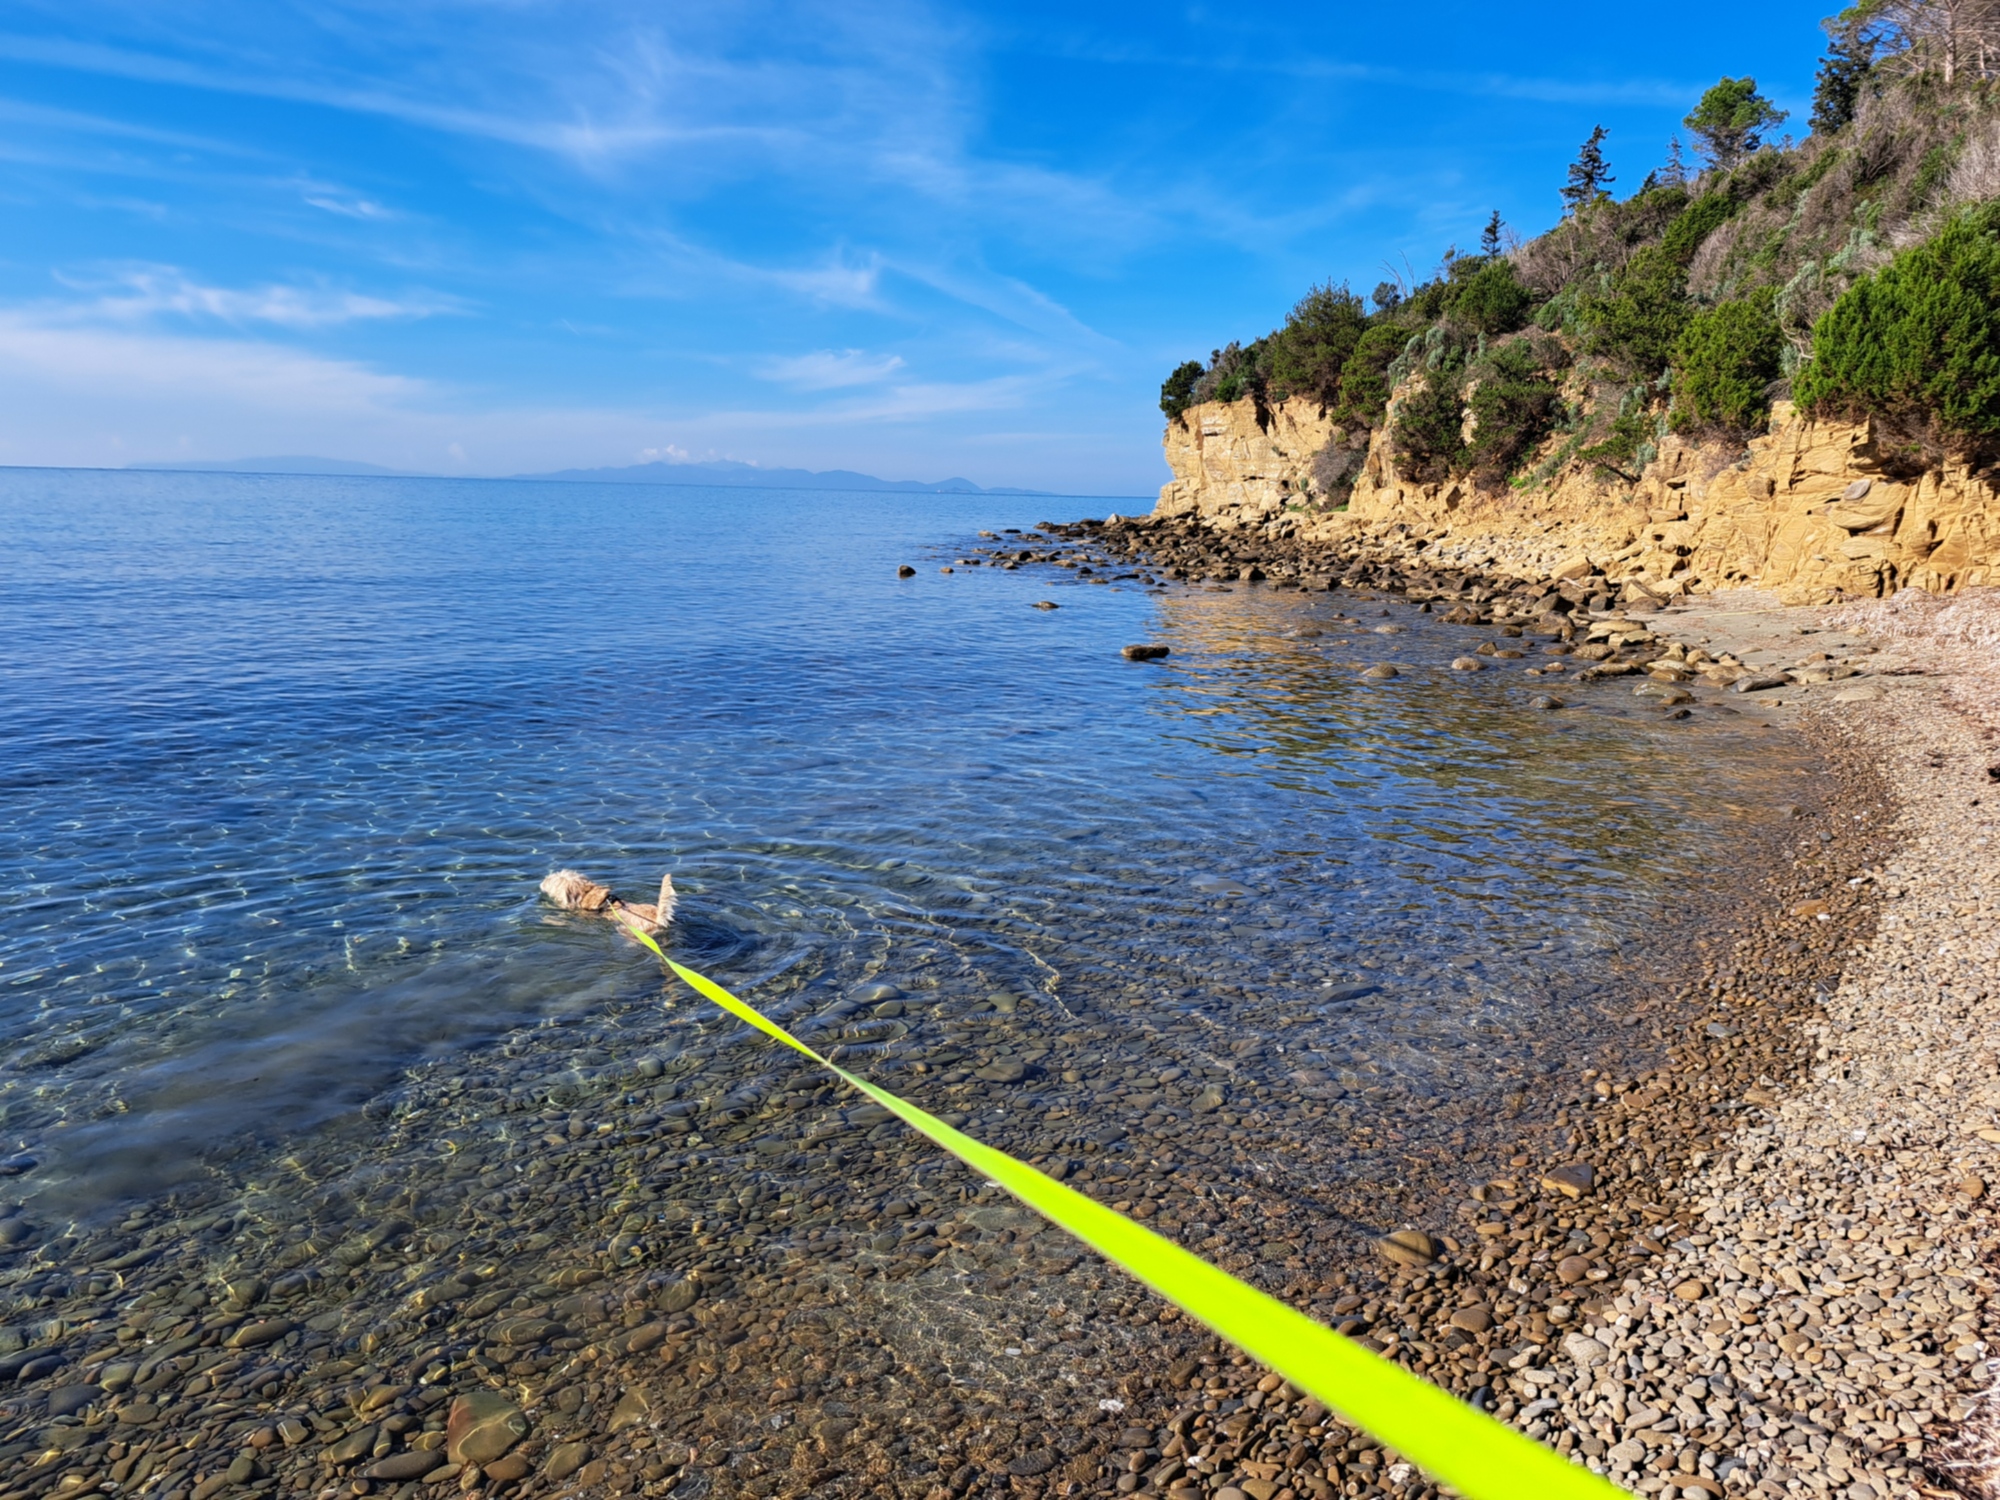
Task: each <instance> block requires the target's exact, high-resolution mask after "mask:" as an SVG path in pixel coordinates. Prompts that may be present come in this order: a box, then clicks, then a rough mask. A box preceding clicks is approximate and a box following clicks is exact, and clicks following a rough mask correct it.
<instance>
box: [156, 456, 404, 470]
mask: <svg viewBox="0 0 2000 1500" xmlns="http://www.w3.org/2000/svg"><path fill="white" fill-rule="evenodd" d="M125 467H126V468H128V469H166V470H168V471H170V472H172V473H176V474H408V473H409V472H410V471H409V470H408V469H385V468H383V467H382V466H381V465H380V464H363V463H356V462H355V461H354V460H353V459H350V458H314V457H313V456H312V455H311V454H293V455H291V456H289V457H284V458H210V459H189V460H186V461H184V462H175V461H172V460H167V461H164V462H160V463H150V464H127V465H126V466H125Z"/></svg>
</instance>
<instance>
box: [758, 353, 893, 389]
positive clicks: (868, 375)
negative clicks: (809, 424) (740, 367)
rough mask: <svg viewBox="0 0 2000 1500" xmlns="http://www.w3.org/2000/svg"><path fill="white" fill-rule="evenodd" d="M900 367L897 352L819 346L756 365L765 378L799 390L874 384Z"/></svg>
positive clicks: (885, 378)
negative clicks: (808, 351) (818, 348)
mask: <svg viewBox="0 0 2000 1500" xmlns="http://www.w3.org/2000/svg"><path fill="white" fill-rule="evenodd" d="M902 368H903V357H902V355H900V354H869V353H868V352H866V351H865V350H861V349H840V350H833V349H820V350H816V351H815V352H813V353H811V354H796V355H790V356H786V357H781V358H777V359H767V360H765V361H764V362H763V364H762V365H761V366H759V368H758V373H759V374H760V375H762V376H763V377H764V378H765V379H766V380H774V381H776V382H778V383H779V384H780V385H789V386H793V387H796V388H797V389H799V390H802V391H831V390H838V389H840V388H842V387H843V386H852V385H878V384H880V383H881V382H882V381H884V380H887V379H888V378H889V377H890V376H891V375H893V374H895V373H896V372H897V371H898V370H900V369H902Z"/></svg>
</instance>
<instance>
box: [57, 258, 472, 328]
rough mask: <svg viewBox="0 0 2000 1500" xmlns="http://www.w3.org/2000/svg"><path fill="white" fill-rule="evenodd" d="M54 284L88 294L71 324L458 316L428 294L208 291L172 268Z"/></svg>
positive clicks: (324, 322) (65, 277) (275, 286)
mask: <svg viewBox="0 0 2000 1500" xmlns="http://www.w3.org/2000/svg"><path fill="white" fill-rule="evenodd" d="M57 280H58V281H60V282H61V283H62V284H63V285H64V286H67V287H69V288H71V289H72V290H75V291H79V292H83V293H86V294H88V295H87V296H86V299H85V300H84V301H81V302H77V303H72V304H70V305H68V306H67V307H64V308H62V309H60V310H59V311H58V315H59V316H61V317H64V318H67V319H69V320H77V319H86V320H90V319H95V320H108V321H112V322H121V323H130V322H136V321H139V320H141V319H146V318H154V317H160V316H162V315H171V316H174V317H179V318H185V319H197V320H210V321H214V322H220V323H227V324H236V325H241V324H245V323H268V324H272V325H274V326H276V327H279V328H289V329H313V328H330V327H334V326H336V325H338V324H342V323H354V322H360V321H366V320H374V319H383V318H429V317H435V316H437V315H438V314H440V313H446V312H452V311H456V310H457V305H456V303H455V302H454V301H453V300H452V299H449V298H444V297H439V296H436V295H433V294H428V293H426V294H423V295H419V296H412V297H399V298H390V297H376V296H370V295H368V294H366V293H362V292H355V291H349V290H346V289H344V288H340V287H332V286H325V285H313V286H298V285H287V284H285V283H280V282H273V283H267V284H266V285H263V286H256V287H223V286H209V285H205V284H203V283H201V282H198V281H196V280H194V279H193V278H192V277H190V276H188V275H186V274H185V273H184V272H182V271H180V270H178V269H176V268H175V267H172V266H126V267H119V268H115V269H113V270H110V271H100V272H97V273H95V274H78V273H75V272H59V273H58V274H57Z"/></svg>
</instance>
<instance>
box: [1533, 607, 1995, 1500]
mask: <svg viewBox="0 0 2000 1500" xmlns="http://www.w3.org/2000/svg"><path fill="white" fill-rule="evenodd" d="M1797 620H1798V616H1797V615H1796V614H1790V615H1787V616H1785V617H1783V621H1782V624H1781V622H1780V620H1779V619H1776V618H1774V619H1772V620H1771V622H1770V623H1771V625H1772V627H1773V628H1782V629H1796V623H1795V622H1796V621H1797ZM1996 621H2000V609H1995V608H1994V607H1993V606H1991V605H1988V604H1985V603H1984V602H1983V601H1966V602H1964V603H1961V604H1957V605H1953V606H1949V607H1943V608H1933V607H1929V606H1926V605H1924V604H1922V603H1920V602H1915V601H1911V602H1907V603H1905V604H1903V605H1902V606H1900V607H1899V608H1896V609H1890V608H1888V607H1884V606H1876V607H1872V608H1850V609H1848V610H1846V611H1844V612H1842V613H1840V614H1839V615H1837V616H1829V617H1825V618H1823V619H1822V620H1821V621H1820V622H1819V623H1821V624H1823V625H1824V626H1826V627H1827V628H1836V627H1845V628H1847V629H1854V628H1870V627H1872V628H1874V629H1875V630H1876V631H1878V632H1880V634H1881V638H1882V639H1883V640H1884V641H1885V643H1886V644H1887V645H1889V646H1891V647H1893V648H1895V650H1896V652H1897V654H1898V659H1899V660H1902V659H1907V660H1910V661H1912V662H1914V663H1915V664H1916V665H1917V666H1919V667H1920V668H1921V669H1922V673H1923V675H1921V676H1913V677H1902V678H1898V679H1896V682H1895V687H1896V690H1895V691H1892V692H1888V693H1885V694H1884V695H1882V696H1880V697H1877V698H1875V699H1874V700H1873V701H1867V700H1863V701H1855V700H1854V699H1853V698H1852V697H1850V698H1849V699H1848V700H1847V701H1842V702H1835V701H1833V699H1832V697H1831V696H1830V695H1829V696H1827V697H1825V698H1821V699H1817V700H1808V701H1807V702H1805V703H1804V705H1803V712H1804V713H1805V714H1806V716H1807V721H1808V724H1809V726H1810V727H1811V728H1812V729H1813V730H1814V731H1815V732H1817V733H1819V734H1821V735H1823V736H1826V737H1828V738H1830V739H1833V740H1838V741H1845V742H1846V743H1848V744H1850V745H1853V746H1857V747H1865V748H1866V749H1868V750H1869V751H1871V752H1872V753H1873V754H1874V756H1875V757H1876V758H1877V763H1878V766H1879V769H1880V772H1881V774H1882V776H1883V778H1884V779H1885V781H1886V784H1887V788H1888V790H1889V792H1890V793H1891V796H1892V798H1893V802H1894V806H1895V811H1896V821H1897V825H1898V826H1897V827H1896V829H1895V833H1896V836H1897V847H1898V854H1897V856H1896V858H1895V859H1894V860H1893V862H1891V863H1889V864H1887V865H1886V866H1885V867H1884V868H1882V869H1880V870H1877V871H1868V872H1856V875H1855V876H1854V877H1851V879H1852V881H1853V883H1854V884H1855V885H1857V886H1865V885H1868V884H1871V883H1872V884H1874V885H1876V886H1878V887H1879V899H1880V901H1881V906H1880V909H1879V910H1880V915H1879V918H1878V922H1877V925H1876V930H1875V933H1874V935H1873V937H1872V938H1871V939H1869V940H1868V941H1867V942H1866V943H1865V944H1863V945H1861V946H1860V947H1858V948H1857V950H1856V951H1855V952H1854V954H1853V956H1852V959H1851V962H1850V963H1849V964H1848V966H1847V969H1846V973H1845V975H1844V977H1843V979H1842V982H1841V984H1840V986H1839V989H1838V991H1837V992H1836V993H1835V994H1833V995H1832V996H1830V997H1829V998H1828V999H1827V1001H1826V1003H1825V1017H1824V1020H1823V1021H1822V1022H1820V1023H1819V1024H1818V1025H1817V1027H1816V1028H1815V1031H1814V1040H1815V1041H1816V1043H1817V1046H1816V1050H1815V1051H1814V1052H1813V1066H1812V1068H1811V1072H1810V1076H1809V1078H1807V1079H1805V1080H1802V1081H1801V1083H1800V1084H1799V1085H1797V1086H1796V1087H1795V1088H1794V1089H1793V1090H1792V1091H1791V1092H1790V1093H1789V1096H1788V1097H1785V1098H1784V1099H1783V1100H1782V1102H1781V1103H1780V1104H1779V1105H1778V1107H1777V1109H1776V1110H1775V1112H1774V1113H1773V1114H1772V1115H1771V1116H1770V1117H1769V1118H1768V1119H1766V1120H1765V1121H1764V1122H1762V1123H1759V1124H1756V1125H1752V1126H1749V1127H1748V1128H1745V1129H1743V1130H1741V1131H1740V1133H1739V1134H1738V1135H1737V1136H1736V1137H1735V1138H1734V1140H1733V1141H1731V1142H1730V1143H1729V1146H1728V1148H1727V1149H1724V1150H1720V1151H1718V1152H1716V1153H1715V1154H1714V1155H1712V1156H1711V1157H1709V1158H1708V1159H1706V1160H1705V1161H1701V1162H1700V1164H1699V1165H1698V1166H1697V1167H1696V1169H1695V1170H1694V1172H1693V1173H1692V1174H1691V1176H1690V1177H1689V1178H1688V1179H1687V1180H1686V1181H1685V1182H1684V1183H1683V1184H1682V1189H1681V1197H1682V1200H1683V1201H1684V1202H1686V1203H1687V1204H1689V1206H1691V1207H1692V1208H1694V1209H1696V1210H1697V1211H1698V1214H1699V1220H1700V1222H1699V1225H1698V1228H1697V1230H1696V1231H1695V1232H1690V1233H1688V1234H1686V1235H1684V1236H1683V1237H1682V1238H1680V1239H1678V1240H1676V1241H1675V1242H1674V1243H1673V1244H1672V1245H1671V1246H1670V1247H1669V1248H1668V1253H1667V1254H1665V1255H1663V1256H1661V1257H1660V1258H1659V1259H1658V1260H1656V1261H1654V1262H1652V1263H1651V1264H1649V1265H1648V1266H1647V1267H1646V1268H1645V1269H1644V1271H1643V1272H1642V1273H1641V1274H1639V1275H1636V1276H1630V1277H1628V1278H1626V1280H1625V1281H1624V1283H1623V1291H1622V1292H1621V1294H1620V1295H1619V1296H1618V1298H1617V1299H1616V1301H1615V1308H1616V1313H1617V1316H1616V1317H1615V1319H1613V1320H1612V1321H1611V1322H1610V1324H1609V1325H1608V1326H1606V1327H1603V1328H1601V1329H1597V1330H1594V1331H1593V1332H1594V1337H1588V1338H1582V1339H1579V1338H1575V1337H1572V1338H1571V1339H1569V1340H1568V1341H1566V1348H1565V1353H1566V1355H1567V1356H1568V1359H1567V1361H1566V1362H1558V1363H1557V1364H1556V1365H1555V1366H1554V1369H1555V1372H1556V1373H1557V1374H1558V1376H1559V1377H1560V1378H1559V1379H1558V1382H1557V1383H1556V1385H1555V1387H1554V1388H1553V1390H1552V1391H1551V1394H1553V1396H1554V1398H1555V1399H1556V1400H1557V1401H1559V1402H1560V1403H1561V1407H1562V1414H1563V1415H1564V1416H1565V1417H1567V1418H1568V1421H1569V1423H1570V1425H1571V1426H1572V1427H1575V1428H1579V1429H1585V1430H1594V1431H1600V1432H1601V1431H1604V1430H1605V1428H1606V1427H1607V1425H1608V1426H1609V1427H1610V1428H1611V1429H1612V1430H1613V1431H1615V1433H1616V1435H1617V1436H1618V1438H1619V1441H1618V1442H1617V1443H1615V1444H1613V1445H1611V1446H1610V1447H1609V1448H1608V1449H1607V1451H1606V1458H1607V1459H1608V1460H1609V1467H1610V1469H1611V1472H1612V1473H1613V1474H1614V1475H1617V1476H1618V1477H1620V1478H1621V1479H1622V1480H1623V1481H1624V1482H1625V1483H1627V1484H1629V1485H1630V1486H1631V1487H1633V1488H1635V1489H1637V1490H1638V1491H1640V1492H1641V1493H1647V1494H1675V1493H1678V1494H1681V1495H1685V1496H1688V1497H1694V1496H1698V1495H1714V1494H1719V1493H1720V1494H1736V1493H1756V1494H1760V1495H1768V1496H1773V1497H1778V1496H1822V1495H1838V1496H1845V1497H1847V1500H1886V1497H1890V1496H1903V1495H1915V1494H1925V1495H1943V1494H1949V1493H1952V1492H1953V1487H1955V1488H1956V1490H1957V1491H1958V1492H1961V1493H1963V1494H1966V1495H1972V1496H1980V1497H1986V1496H1995V1495H2000V1466H1996V1464H1995V1462H1994V1457H1993V1431H1994V1427H1995V1425H1996V1424H1995V1408H1994V1406H1993V1404H1992V1403H1991V1400H1990V1398H1989V1399H1988V1400H1986V1401H1983V1402H1982V1401H1981V1400H1980V1399H1979V1398H1978V1397H1977V1395H1976V1394H1975V1393H1977V1392H1979V1391H1981V1390H1983V1389H1984V1388H1986V1387H1987V1386H1988V1385H1989V1384H1990V1383H1991V1380H1992V1375H1993V1373H1994V1367H1993V1366H1992V1365H1990V1364H1989V1362H1988V1361H1989V1356H1990V1355H1991V1354H1992V1353H1993V1352H1994V1350H1993V1347H1992V1345H1993V1339H1994V1333H1995V1330H1996V1329H2000V1275H1996V1270H2000V1234H1996V1230H1995V1223H1994V1202H1995V1191H1996V1188H2000V1003H1996V1002H1997V1001H2000V996H1996V993H1995V992H1996V990H2000V928H1997V927H1996V914H2000V849H1996V848H1995V846H1994V845H1993V843H1992V838H1993V835H1994V824H1995V817H1994V814H1995V812H1996V811H2000V777H1996V776H1994V775H1991V774H1989V771H1988V767H1989V766H1992V765H2000V744H1996V743H1995V739H1996V729H1995V727H1994V723H1993V722H1992V721H1994V720H1995V719H1996V718H2000V699H1996V698H1995V696H1994V693H1993V687H1994V685H1995V681H1996V678H2000V670H1996V665H1995V660H1994V653H1992V651H1991V650H1990V649H1986V648H1984V646H1983V641H1984V640H1987V639H1994V638H1996V637H2000V630H1995V631H1994V633H1993V634H1990V635H1989V634H1986V633H1985V631H1984V629H1983V627H1984V626H1985V625H1987V624H1989V623H1991V622H1996ZM1675 623H1676V626H1677V627H1679V628H1680V629H1682V630H1687V631H1689V632H1694V631H1697V630H1705V629H1709V628H1713V627H1715V626H1716V625H1717V623H1718V622H1717V621H1716V620H1715V619H1713V618H1711V617H1709V616H1707V615H1704V613H1703V612H1702V611H1700V610H1696V611H1691V612H1689V613H1688V614H1687V615H1685V616H1682V617H1680V618H1678V619H1677V620H1676V622H1675ZM1735 623H1736V624H1737V625H1738V626H1740V625H1741V621H1738V622H1735ZM1794 701H1795V702H1796V699H1795V700H1794ZM1732 1402H1733V1403H1734V1404H1735V1405H1736V1406H1737V1407H1738V1408H1739V1410H1738V1411H1737V1412H1736V1413H1735V1416H1736V1420H1737V1425H1740V1427H1741V1428H1742V1430H1743V1431H1744V1434H1745V1437H1746V1439H1747V1441H1746V1442H1745V1443H1744V1444H1743V1445H1742V1447H1741V1448H1740V1450H1739V1451H1737V1452H1735V1453H1733V1454H1730V1455H1728V1456H1727V1457H1724V1458H1723V1459H1721V1461H1719V1462H1712V1461H1703V1462H1701V1463H1700V1464H1699V1465H1698V1466H1696V1465H1686V1466H1681V1465H1677V1466H1676V1468H1675V1469H1674V1470H1672V1471H1670V1472H1668V1473H1666V1474H1662V1473H1659V1472H1657V1471H1651V1466H1650V1465H1649V1463H1648V1459H1649V1457H1652V1456H1656V1455H1657V1454H1658V1453H1659V1452H1660V1451H1661V1450H1662V1449H1665V1448H1668V1447H1670V1446H1671V1445H1672V1443H1673V1439H1672V1437H1671V1436H1664V1435H1663V1432H1662V1429H1667V1430H1668V1431H1671V1430H1672V1429H1673V1428H1675V1427H1677V1426H1682V1425H1685V1424H1686V1423H1687V1421H1688V1419H1689V1418H1691V1417H1692V1418H1694V1419H1696V1420H1699V1419H1700V1418H1701V1417H1702V1416H1704V1415H1714V1414H1716V1413H1717V1408H1718V1407H1720V1408H1721V1409H1722V1411H1723V1412H1725V1413H1726V1412H1727V1411H1728V1408H1729V1407H1730V1405H1731V1403H1732ZM1759 1416H1761V1421H1758V1420H1756V1418H1758V1417H1759ZM1676 1417H1678V1418H1679V1419H1680V1420H1679V1422H1676V1421H1675V1420H1674V1419H1675V1418H1676ZM1708 1457H1709V1456H1706V1455H1705V1456H1704V1459H1705V1460H1706V1459H1707V1458H1708ZM1683 1467H1685V1468H1687V1469H1689V1470H1690V1472H1685V1473H1683V1472H1680V1470H1681V1469H1682V1468H1683ZM1697 1467H1698V1469H1699V1470H1701V1471H1705V1472H1693V1470H1695V1469H1696V1468H1697Z"/></svg>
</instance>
